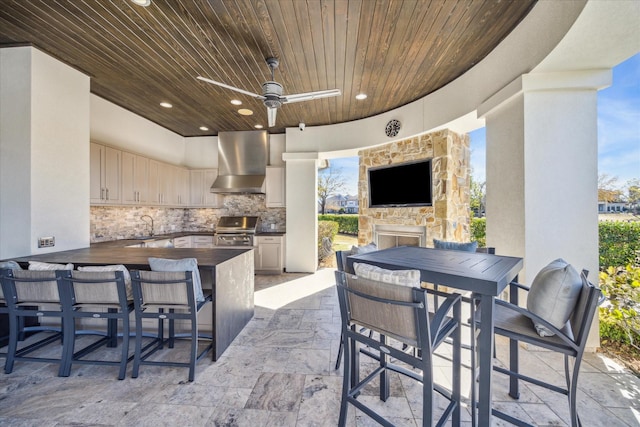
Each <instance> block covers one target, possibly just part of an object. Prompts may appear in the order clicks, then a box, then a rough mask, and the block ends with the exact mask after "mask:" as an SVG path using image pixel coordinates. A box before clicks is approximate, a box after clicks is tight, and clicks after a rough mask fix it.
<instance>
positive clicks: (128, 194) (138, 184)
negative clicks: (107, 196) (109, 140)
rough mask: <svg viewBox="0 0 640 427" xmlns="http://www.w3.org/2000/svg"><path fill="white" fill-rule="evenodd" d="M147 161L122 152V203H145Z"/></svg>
mask: <svg viewBox="0 0 640 427" xmlns="http://www.w3.org/2000/svg"><path fill="white" fill-rule="evenodd" d="M148 176H149V159H147V158H146V157H142V156H138V155H136V154H131V153H127V152H126V151H123V152H122V203H123V204H128V205H139V204H144V203H147V201H148V200H147V192H148V183H147V181H148Z"/></svg>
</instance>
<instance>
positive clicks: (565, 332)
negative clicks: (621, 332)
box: [476, 271, 602, 427]
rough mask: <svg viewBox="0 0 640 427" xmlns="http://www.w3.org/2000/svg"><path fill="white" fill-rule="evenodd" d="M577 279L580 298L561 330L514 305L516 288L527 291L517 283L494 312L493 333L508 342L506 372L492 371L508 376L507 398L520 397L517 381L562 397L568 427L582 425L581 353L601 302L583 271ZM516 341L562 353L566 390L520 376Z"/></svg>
mask: <svg viewBox="0 0 640 427" xmlns="http://www.w3.org/2000/svg"><path fill="white" fill-rule="evenodd" d="M580 276H581V279H582V289H581V291H580V296H579V297H578V301H577V303H576V305H575V308H574V309H573V312H572V314H571V317H570V319H569V321H568V322H567V324H566V325H565V326H564V327H563V328H562V329H558V328H556V327H555V326H553V325H552V324H550V323H549V322H547V321H546V320H544V319H542V318H541V317H540V316H537V315H535V314H533V313H531V312H530V311H528V310H527V309H525V308H523V307H519V306H518V289H524V290H526V291H528V290H529V287H527V286H524V285H521V284H519V283H515V282H512V283H511V284H510V295H509V299H510V301H509V302H507V301H502V300H496V306H495V311H494V321H495V326H494V333H496V334H498V335H502V336H505V337H507V338H509V340H510V342H509V369H505V368H501V367H498V366H495V367H494V368H493V369H494V370H495V371H497V372H500V373H503V374H506V375H508V376H509V377H510V382H509V395H510V396H511V397H513V398H514V399H518V398H519V397H520V392H519V389H518V380H522V381H526V382H529V383H532V384H534V385H537V386H540V387H544V388H547V389H549V390H552V391H555V392H558V393H561V394H564V395H566V396H567V397H568V400H569V409H570V413H571V426H572V427H577V426H580V425H582V423H581V422H580V418H579V417H578V410H577V402H576V390H577V385H578V374H579V371H580V364H581V362H582V355H583V354H584V350H585V346H586V343H587V338H588V336H589V330H590V329H591V323H592V321H593V317H594V315H595V313H596V309H597V307H598V305H599V304H600V302H602V292H601V291H600V289H599V288H597V287H595V286H594V285H593V284H591V283H590V282H589V281H588V280H587V274H586V271H583V272H582V274H581V275H580ZM534 321H535V322H536V323H537V324H541V325H543V326H544V327H546V328H547V329H548V330H550V331H552V332H553V333H555V335H553V336H546V337H542V336H540V335H538V333H537V332H536V329H535V327H534V324H533V322H534ZM476 324H477V325H478V326H479V325H480V323H479V313H478V312H476ZM519 342H525V343H528V344H531V345H535V346H538V347H543V348H546V349H548V350H552V351H555V352H558V353H562V354H563V355H564V368H565V380H566V388H563V387H558V386H556V385H554V384H549V383H546V382H544V381H541V380H540V379H537V378H534V377H530V376H526V375H523V374H521V373H520V372H519V366H518V343H519ZM570 358H572V359H573V360H574V363H573V369H570V363H569V361H570ZM492 414H493V415H494V416H496V417H498V418H501V419H503V420H505V421H508V422H510V423H512V424H514V425H517V426H530V424H528V423H526V422H524V421H522V420H518V419H516V418H514V417H512V416H510V415H508V414H505V413H503V412H501V411H498V410H496V409H493V411H492Z"/></svg>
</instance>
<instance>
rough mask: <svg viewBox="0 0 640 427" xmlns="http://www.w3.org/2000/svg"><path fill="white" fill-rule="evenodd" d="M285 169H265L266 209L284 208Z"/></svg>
mask: <svg viewBox="0 0 640 427" xmlns="http://www.w3.org/2000/svg"><path fill="white" fill-rule="evenodd" d="M284 174H285V169H284V168H283V167H267V170H266V176H265V203H266V205H267V207H268V208H276V207H285V179H284V178H285V175H284Z"/></svg>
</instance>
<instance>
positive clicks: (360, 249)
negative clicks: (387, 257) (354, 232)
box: [349, 242, 378, 255]
mask: <svg viewBox="0 0 640 427" xmlns="http://www.w3.org/2000/svg"><path fill="white" fill-rule="evenodd" d="M377 250H378V247H377V246H376V244H375V243H373V242H371V243H369V244H368V245H364V246H351V253H350V254H349V255H357V254H366V253H367V252H373V251H377Z"/></svg>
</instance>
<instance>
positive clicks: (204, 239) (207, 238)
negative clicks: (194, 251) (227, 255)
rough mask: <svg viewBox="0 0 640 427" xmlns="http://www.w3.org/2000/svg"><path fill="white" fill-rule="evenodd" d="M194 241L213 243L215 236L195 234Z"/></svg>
mask: <svg viewBox="0 0 640 427" xmlns="http://www.w3.org/2000/svg"><path fill="white" fill-rule="evenodd" d="M192 239H193V243H205V244H206V243H208V244H213V236H193V237H192Z"/></svg>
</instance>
